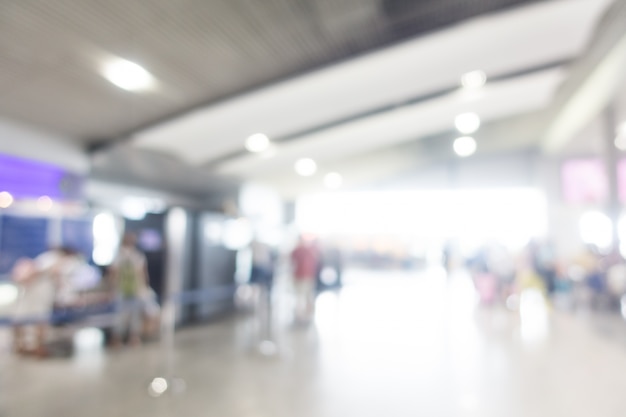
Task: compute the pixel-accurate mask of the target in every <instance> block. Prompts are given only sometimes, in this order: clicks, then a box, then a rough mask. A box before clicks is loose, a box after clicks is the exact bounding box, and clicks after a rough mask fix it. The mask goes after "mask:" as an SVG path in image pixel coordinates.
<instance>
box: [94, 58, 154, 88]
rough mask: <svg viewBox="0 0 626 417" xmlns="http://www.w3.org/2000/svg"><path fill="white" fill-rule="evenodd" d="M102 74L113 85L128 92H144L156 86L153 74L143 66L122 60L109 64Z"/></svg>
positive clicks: (115, 60)
mask: <svg viewBox="0 0 626 417" xmlns="http://www.w3.org/2000/svg"><path fill="white" fill-rule="evenodd" d="M102 74H103V75H104V77H105V78H106V79H107V80H109V81H110V82H111V83H113V84H115V85H116V86H118V87H119V88H122V89H124V90H128V91H144V90H148V89H150V88H152V87H154V85H155V84H156V80H155V79H154V77H153V76H152V74H150V73H149V72H148V71H146V70H145V69H144V68H143V67H142V66H140V65H138V64H135V63H134V62H131V61H127V60H125V59H120V58H118V59H114V60H112V61H109V62H107V63H106V64H105V65H104V68H103V69H102Z"/></svg>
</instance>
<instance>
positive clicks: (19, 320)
mask: <svg viewBox="0 0 626 417" xmlns="http://www.w3.org/2000/svg"><path fill="white" fill-rule="evenodd" d="M74 258H76V251H74V250H72V249H70V248H63V247H60V248H53V249H50V250H48V251H46V252H44V253H42V254H40V255H39V256H37V257H36V258H35V259H33V260H31V259H26V258H24V259H20V260H18V262H17V263H16V264H15V266H14V268H13V270H12V274H11V275H12V278H13V281H14V282H15V283H16V284H17V286H18V287H19V290H20V296H19V299H18V302H17V305H16V310H15V314H14V322H15V326H14V328H13V334H14V339H13V340H14V347H15V351H16V352H18V353H21V354H35V355H37V356H39V357H45V356H47V353H48V352H47V350H46V346H45V343H46V336H47V331H48V328H49V324H50V320H51V318H52V312H53V308H54V304H55V301H56V300H57V299H58V296H60V295H62V294H63V291H59V289H64V288H65V280H66V275H67V269H68V268H71V267H72V266H73V264H74V262H73V261H74ZM31 326H32V327H34V329H35V338H34V339H35V341H34V346H29V343H28V341H27V340H26V330H27V328H28V327H31Z"/></svg>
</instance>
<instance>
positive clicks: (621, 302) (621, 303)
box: [619, 295, 626, 319]
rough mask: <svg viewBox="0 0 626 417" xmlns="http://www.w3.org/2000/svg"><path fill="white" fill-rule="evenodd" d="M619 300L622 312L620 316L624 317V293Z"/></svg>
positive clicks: (625, 296)
mask: <svg viewBox="0 0 626 417" xmlns="http://www.w3.org/2000/svg"><path fill="white" fill-rule="evenodd" d="M619 301H620V311H621V313H622V317H623V318H624V319H626V295H622V297H621V298H620V300H619Z"/></svg>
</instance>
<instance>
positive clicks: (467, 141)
mask: <svg viewBox="0 0 626 417" xmlns="http://www.w3.org/2000/svg"><path fill="white" fill-rule="evenodd" d="M453 147H454V152H456V154H457V155H459V156H461V157H466V156H470V155H473V154H474V152H476V141H475V140H474V138H472V137H470V136H462V137H460V138H457V139H456V140H455V141H454V145H453Z"/></svg>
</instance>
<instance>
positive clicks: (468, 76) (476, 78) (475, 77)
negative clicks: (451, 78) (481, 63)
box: [461, 70, 487, 89]
mask: <svg viewBox="0 0 626 417" xmlns="http://www.w3.org/2000/svg"><path fill="white" fill-rule="evenodd" d="M486 82H487V74H485V72H484V71H480V70H476V71H470V72H467V73H465V74H463V76H462V77H461V85H462V86H463V87H465V88H472V89H473V88H480V87H482V86H483V85H485V83H486Z"/></svg>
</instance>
